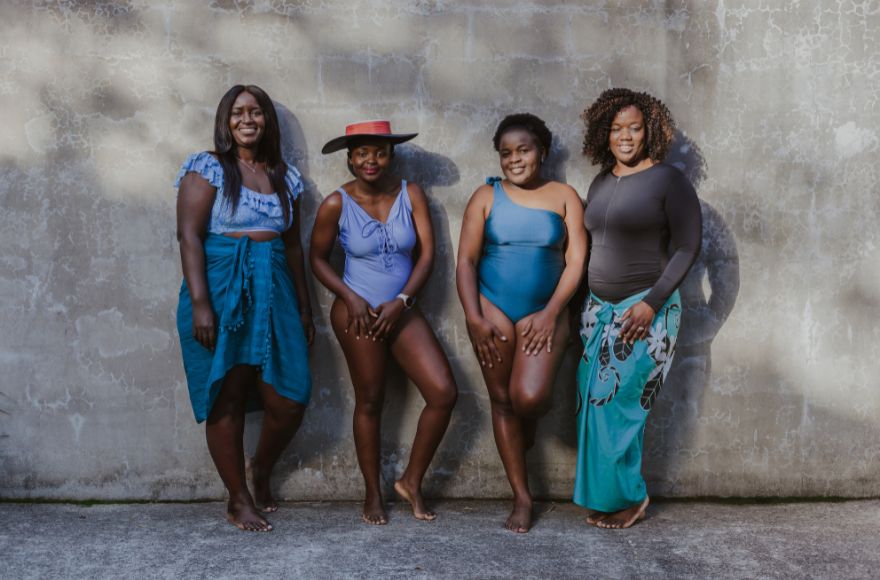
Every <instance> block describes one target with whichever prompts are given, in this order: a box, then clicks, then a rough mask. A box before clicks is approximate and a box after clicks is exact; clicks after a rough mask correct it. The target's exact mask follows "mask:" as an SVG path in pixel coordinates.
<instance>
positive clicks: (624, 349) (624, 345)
mask: <svg viewBox="0 0 880 580" xmlns="http://www.w3.org/2000/svg"><path fill="white" fill-rule="evenodd" d="M633 346H635V345H634V344H630V343H629V342H627V341H625V340H623V339H622V338H620V335H619V334H618V335H617V338H616V339H615V340H614V356H615V357H617V360H619V361H621V362H622V361H625V360H626V359H628V358H629V355H631V354H632V351H633Z"/></svg>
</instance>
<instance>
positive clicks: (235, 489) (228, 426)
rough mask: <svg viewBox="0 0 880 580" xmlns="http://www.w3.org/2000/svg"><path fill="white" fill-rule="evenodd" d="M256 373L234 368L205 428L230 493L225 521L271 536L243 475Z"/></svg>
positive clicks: (212, 457) (227, 375) (215, 459)
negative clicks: (249, 403) (248, 409)
mask: <svg viewBox="0 0 880 580" xmlns="http://www.w3.org/2000/svg"><path fill="white" fill-rule="evenodd" d="M256 378H257V374H256V369H255V368H254V367H251V366H246V365H238V366H235V367H233V368H232V369H231V370H230V371H229V372H228V373H227V374H226V377H225V378H224V379H223V386H222V387H221V389H220V394H219V395H218V397H217V400H216V401H215V402H214V406H213V408H212V409H211V413H210V415H208V421H207V424H206V427H205V434H206V437H207V440H208V450H209V451H210V452H211V459H213V460H214V465H215V466H216V467H217V472H218V473H219V474H220V479H222V480H223V485H225V486H226V490H227V491H228V492H229V503H228V504H227V507H226V518H227V519H228V520H229V521H230V522H231V523H232V524H233V525H235V526H236V527H238V528H239V529H241V530H246V531H250V532H268V531H270V530H271V529H272V526H271V525H270V524H269V523H268V522H267V521H266V520H265V519H263V518H262V517H261V516H260V513H259V511H258V510H257V508H256V506H254V500H253V498H251V494H250V492H248V489H247V483H246V482H245V475H244V410H245V402H246V401H247V391H248V388H250V387H251V386H252V385H253V384H254V382H255V381H256Z"/></svg>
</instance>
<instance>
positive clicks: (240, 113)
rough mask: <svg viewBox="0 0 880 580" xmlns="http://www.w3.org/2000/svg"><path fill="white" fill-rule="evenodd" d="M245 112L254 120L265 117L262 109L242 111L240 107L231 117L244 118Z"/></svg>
mask: <svg viewBox="0 0 880 580" xmlns="http://www.w3.org/2000/svg"><path fill="white" fill-rule="evenodd" d="M245 112H249V113H250V115H251V118H253V119H260V118H262V117H263V110H262V109H259V108H254V109H242V108H239V107H236V108H234V109H232V113H231V116H232V117H243V116H244V114H245Z"/></svg>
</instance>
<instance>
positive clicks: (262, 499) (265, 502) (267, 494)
mask: <svg viewBox="0 0 880 580" xmlns="http://www.w3.org/2000/svg"><path fill="white" fill-rule="evenodd" d="M269 480H270V476H269V474H268V473H264V472H263V471H262V470H260V469H257V468H256V467H254V468H253V483H254V504H256V506H257V508H258V509H259V510H260V511H261V512H263V513H264V514H271V513H272V512H276V511H278V502H277V501H275V498H274V497H272V487H271V486H270V485H269Z"/></svg>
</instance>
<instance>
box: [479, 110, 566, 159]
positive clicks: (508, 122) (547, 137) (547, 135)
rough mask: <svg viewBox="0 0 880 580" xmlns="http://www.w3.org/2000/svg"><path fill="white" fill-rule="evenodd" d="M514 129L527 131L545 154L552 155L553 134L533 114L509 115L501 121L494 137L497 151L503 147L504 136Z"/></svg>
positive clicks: (493, 140) (493, 142) (545, 124)
mask: <svg viewBox="0 0 880 580" xmlns="http://www.w3.org/2000/svg"><path fill="white" fill-rule="evenodd" d="M513 128H517V129H525V130H526V131H528V132H529V133H531V134H532V135H533V136H534V137H535V139H537V141H538V143H539V144H540V145H541V147H542V148H543V149H544V152H545V153H550V145H551V144H552V143H553V133H551V132H550V129H548V128H547V123H545V122H544V120H543V119H541V118H540V117H537V116H535V115H532V114H531V113H516V114H514V115H507V116H506V117H504V118H503V119H501V122H500V123H498V128H497V129H495V136H494V137H492V144H493V145H494V146H495V151H498V149H499V148H500V147H501V137H502V135H504V133H505V132H507V131H508V130H509V129H513Z"/></svg>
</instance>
